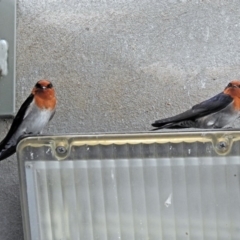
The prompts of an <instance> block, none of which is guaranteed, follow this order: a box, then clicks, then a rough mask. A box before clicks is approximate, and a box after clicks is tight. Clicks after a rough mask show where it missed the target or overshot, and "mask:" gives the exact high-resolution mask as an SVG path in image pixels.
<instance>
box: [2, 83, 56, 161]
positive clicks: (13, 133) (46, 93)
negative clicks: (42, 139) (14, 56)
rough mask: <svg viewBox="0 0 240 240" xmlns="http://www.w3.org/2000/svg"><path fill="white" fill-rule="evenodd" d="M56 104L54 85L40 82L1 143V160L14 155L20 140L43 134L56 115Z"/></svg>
mask: <svg viewBox="0 0 240 240" xmlns="http://www.w3.org/2000/svg"><path fill="white" fill-rule="evenodd" d="M56 102H57V100H56V97H55V90H54V88H53V85H52V83H51V82H49V81H48V80H40V81H38V82H37V83H36V85H35V87H34V88H33V90H32V92H31V94H30V95H29V97H28V98H27V99H26V100H25V102H24V103H23V104H22V106H21V108H20V109H19V111H18V113H17V115H16V117H15V118H14V120H13V122H12V125H11V127H10V130H9V132H8V134H7V135H6V137H5V138H4V139H3V140H2V142H1V143H0V160H3V159H5V158H7V157H9V156H11V155H12V154H14V153H15V152H16V146H17V143H18V140H19V139H21V138H22V137H24V136H25V135H36V134H41V132H42V130H43V128H44V127H45V126H46V124H47V123H48V122H49V121H50V120H51V119H52V117H53V115H54V113H55V108H56Z"/></svg>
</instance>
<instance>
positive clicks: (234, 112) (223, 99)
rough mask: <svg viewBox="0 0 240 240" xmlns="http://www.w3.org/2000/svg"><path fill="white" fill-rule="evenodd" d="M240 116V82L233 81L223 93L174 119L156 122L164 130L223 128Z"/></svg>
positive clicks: (154, 125)
mask: <svg viewBox="0 0 240 240" xmlns="http://www.w3.org/2000/svg"><path fill="white" fill-rule="evenodd" d="M239 116H240V81H239V80H233V81H231V82H230V83H229V84H228V85H227V86H226V88H225V89H224V91H223V92H221V93H219V94H217V95H216V96H214V97H212V98H210V99H208V100H206V101H204V102H201V103H199V104H197V105H195V106H193V107H192V108H191V109H189V110H187V111H186V112H183V113H180V114H178V115H176V116H174V117H169V118H165V119H161V120H157V121H155V122H154V123H153V124H152V126H153V127H155V129H153V130H158V129H163V128H223V127H225V126H227V125H229V124H232V123H233V122H234V121H235V120H236V119H237V118H238V117H239Z"/></svg>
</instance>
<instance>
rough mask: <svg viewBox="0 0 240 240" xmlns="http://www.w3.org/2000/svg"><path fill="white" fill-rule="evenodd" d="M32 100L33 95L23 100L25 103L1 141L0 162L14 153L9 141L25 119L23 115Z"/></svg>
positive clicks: (14, 146) (14, 148) (13, 147)
mask: <svg viewBox="0 0 240 240" xmlns="http://www.w3.org/2000/svg"><path fill="white" fill-rule="evenodd" d="M33 98H34V95H33V94H30V95H29V97H28V98H27V99H26V100H25V102H24V103H23V104H22V106H21V107H20V109H19V111H18V113H17V115H16V116H15V118H14V120H13V122H12V125H11V127H10V130H9V132H8V134H7V135H6V137H5V138H4V139H3V140H2V142H1V143H0V160H3V159H5V158H6V157H8V156H10V155H11V154H13V153H14V152H15V151H16V144H14V145H11V144H10V143H8V142H9V140H10V139H11V137H12V136H13V135H14V133H15V132H16V131H17V129H18V128H19V126H20V125H21V123H22V121H23V119H24V118H25V115H26V113H27V110H28V107H29V106H30V104H31V103H32V101H33Z"/></svg>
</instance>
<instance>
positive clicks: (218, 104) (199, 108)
mask: <svg viewBox="0 0 240 240" xmlns="http://www.w3.org/2000/svg"><path fill="white" fill-rule="evenodd" d="M232 102H233V98H232V97H231V96H230V95H228V94H225V93H223V92H221V93H219V94H217V95H216V96H214V97H212V98H210V99H208V100H206V101H203V102H201V103H199V104H197V105H194V106H193V107H192V108H191V109H189V110H187V111H185V112H183V113H180V114H178V115H176V116H174V117H170V118H165V119H160V120H157V121H156V122H154V123H153V124H152V126H153V127H161V126H163V125H165V124H168V123H176V122H180V121H185V120H195V119H197V118H199V117H203V116H206V115H208V114H211V113H215V112H218V111H220V110H222V109H224V108H225V107H226V106H228V105H229V104H230V103H232Z"/></svg>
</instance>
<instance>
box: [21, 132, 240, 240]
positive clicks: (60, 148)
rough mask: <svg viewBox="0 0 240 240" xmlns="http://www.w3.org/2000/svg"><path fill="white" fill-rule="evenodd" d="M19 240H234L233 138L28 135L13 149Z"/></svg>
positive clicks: (237, 180)
mask: <svg viewBox="0 0 240 240" xmlns="http://www.w3.org/2000/svg"><path fill="white" fill-rule="evenodd" d="M17 154H18V162H19V174H20V185H21V197H22V216H23V226H24V232H25V239H26V240H36V239H38V240H56V239H64V240H73V239H74V240H83V239H84V240H85V239H87V240H96V239H99V240H107V239H108V240H112V239H121V240H139V239H151V240H169V239H178V240H186V239H194V240H196V239H198V240H202V239H211V240H219V239H240V227H239V221H240V204H239V203H240V157H239V156H240V132H239V131H208V132H171V133H156V134H153V133H151V134H150V133H141V134H102V135H101V134H99V135H92V136H91V135H88V136H84V135H81V136H70V135H68V136H42V137H40V136H37V137H30V138H25V139H23V140H22V141H21V142H20V143H19V145H18V149H17Z"/></svg>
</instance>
